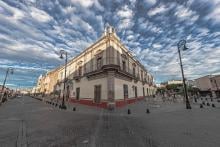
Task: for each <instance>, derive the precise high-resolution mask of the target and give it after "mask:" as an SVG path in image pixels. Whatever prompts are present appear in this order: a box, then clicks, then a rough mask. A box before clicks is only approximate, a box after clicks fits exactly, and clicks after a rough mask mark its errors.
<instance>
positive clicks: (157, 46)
mask: <svg viewBox="0 0 220 147" xmlns="http://www.w3.org/2000/svg"><path fill="white" fill-rule="evenodd" d="M153 47H154V48H161V47H162V45H161V44H159V43H156V44H153Z"/></svg>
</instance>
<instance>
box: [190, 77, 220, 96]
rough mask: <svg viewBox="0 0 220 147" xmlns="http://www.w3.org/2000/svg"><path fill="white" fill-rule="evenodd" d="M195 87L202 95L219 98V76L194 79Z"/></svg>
mask: <svg viewBox="0 0 220 147" xmlns="http://www.w3.org/2000/svg"><path fill="white" fill-rule="evenodd" d="M194 81H195V86H196V87H197V88H199V90H200V93H201V94H202V95H207V94H210V95H211V96H213V97H216V96H219V95H220V94H219V90H220V75H215V76H213V75H207V76H204V77H200V78H198V79H195V80H194Z"/></svg>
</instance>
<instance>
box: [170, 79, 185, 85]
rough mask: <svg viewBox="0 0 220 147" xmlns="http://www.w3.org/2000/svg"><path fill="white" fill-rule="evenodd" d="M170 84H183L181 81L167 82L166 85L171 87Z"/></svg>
mask: <svg viewBox="0 0 220 147" xmlns="http://www.w3.org/2000/svg"><path fill="white" fill-rule="evenodd" d="M171 84H183V81H182V80H170V81H167V85H171Z"/></svg>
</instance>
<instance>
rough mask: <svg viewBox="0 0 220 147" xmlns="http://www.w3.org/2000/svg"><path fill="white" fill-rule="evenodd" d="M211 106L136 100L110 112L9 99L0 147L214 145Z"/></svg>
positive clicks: (1, 117) (0, 113) (215, 122)
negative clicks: (189, 106) (136, 101)
mask: <svg viewBox="0 0 220 147" xmlns="http://www.w3.org/2000/svg"><path fill="white" fill-rule="evenodd" d="M216 106H217V107H216V108H212V107H210V106H205V107H204V108H203V109H200V108H199V104H192V107H193V109H192V110H186V109H185V105H184V104H181V103H176V104H163V105H162V104H160V105H158V106H157V107H156V105H155V104H149V103H148V102H144V101H140V102H138V103H136V104H132V105H129V106H126V107H123V108H120V109H117V110H115V111H107V110H104V109H100V108H95V107H89V106H82V105H79V104H77V105H76V104H68V109H67V110H60V109H59V108H58V107H55V106H53V105H50V104H45V103H44V102H42V101H38V100H36V99H33V98H31V97H21V98H15V99H13V100H9V101H8V102H7V103H5V104H4V105H2V106H1V107H0V146H1V147H14V146H18V147H19V146H20V147H21V146H22V147H23V146H28V147H35V146H36V147H48V146H54V147H61V146H62V147H69V146H71V147H76V146H77V147H86V146H88V147H134V146H137V147H147V146H149V147H218V146H220V141H219V138H220V132H219V130H220V126H219V124H220V118H219V117H218V116H219V112H220V107H219V105H218V103H217V102H216ZM73 107H76V111H72V108H73ZM146 108H149V109H150V113H149V114H147V113H146ZM127 109H130V110H131V114H130V115H128V114H127Z"/></svg>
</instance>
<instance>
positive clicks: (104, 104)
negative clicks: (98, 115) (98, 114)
mask: <svg viewBox="0 0 220 147" xmlns="http://www.w3.org/2000/svg"><path fill="white" fill-rule="evenodd" d="M143 99H144V97H143V96H140V97H137V98H127V99H122V100H115V102H114V103H115V107H116V108H119V107H124V106H126V105H128V104H132V103H135V102H137V101H140V100H143ZM69 102H70V103H78V104H82V105H87V106H95V107H99V108H104V109H107V108H108V102H107V101H102V102H100V103H95V102H94V101H93V100H92V99H90V98H80V99H79V100H76V99H74V98H71V99H69Z"/></svg>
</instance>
